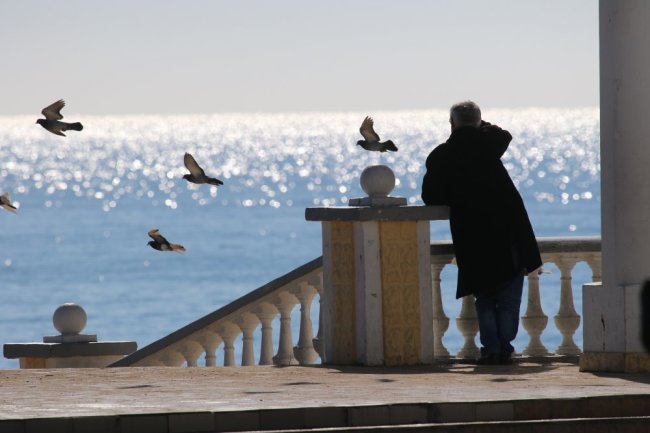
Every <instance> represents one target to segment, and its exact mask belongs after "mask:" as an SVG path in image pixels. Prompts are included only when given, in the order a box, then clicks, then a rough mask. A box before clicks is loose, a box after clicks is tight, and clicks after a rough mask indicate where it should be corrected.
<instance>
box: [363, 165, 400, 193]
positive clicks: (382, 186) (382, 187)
mask: <svg viewBox="0 0 650 433" xmlns="http://www.w3.org/2000/svg"><path fill="white" fill-rule="evenodd" d="M393 188H395V173H393V170H391V169H390V168H388V167H386V166H385V165H371V166H370V167H366V169H365V170H363V172H362V173H361V189H363V191H364V192H365V193H366V194H368V196H369V197H386V196H387V195H388V194H390V192H391V191H392V190H393Z"/></svg>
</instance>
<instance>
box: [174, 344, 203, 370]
mask: <svg viewBox="0 0 650 433" xmlns="http://www.w3.org/2000/svg"><path fill="white" fill-rule="evenodd" d="M202 351H203V348H202V347H201V345H200V344H199V343H197V342H196V341H187V342H185V343H183V344H181V345H180V350H179V352H180V354H181V355H182V356H183V358H185V361H186V362H187V366H188V367H197V366H198V360H199V356H201V352H202Z"/></svg>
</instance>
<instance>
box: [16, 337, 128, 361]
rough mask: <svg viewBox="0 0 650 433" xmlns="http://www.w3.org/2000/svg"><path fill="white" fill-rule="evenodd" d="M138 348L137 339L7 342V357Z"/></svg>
mask: <svg viewBox="0 0 650 433" xmlns="http://www.w3.org/2000/svg"><path fill="white" fill-rule="evenodd" d="M137 349H138V344H137V343H136V342H135V341H102V342H99V343H7V344H5V345H4V346H3V352H4V356H5V358H10V359H15V358H64V357H68V356H106V355H128V354H129V353H133V352H135V351H136V350H137Z"/></svg>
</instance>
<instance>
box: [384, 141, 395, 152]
mask: <svg viewBox="0 0 650 433" xmlns="http://www.w3.org/2000/svg"><path fill="white" fill-rule="evenodd" d="M383 145H384V148H385V149H386V150H391V151H393V152H397V146H395V143H393V142H392V141H391V140H387V141H385V142H384V143H383Z"/></svg>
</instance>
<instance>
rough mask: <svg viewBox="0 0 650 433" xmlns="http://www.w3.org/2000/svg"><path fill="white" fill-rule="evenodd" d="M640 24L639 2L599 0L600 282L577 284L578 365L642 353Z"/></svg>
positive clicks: (643, 44) (647, 66) (647, 174)
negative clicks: (580, 307) (579, 318)
mask: <svg viewBox="0 0 650 433" xmlns="http://www.w3.org/2000/svg"><path fill="white" fill-rule="evenodd" d="M648 22H650V2H648V1H646V0H601V1H600V155H601V214H602V218H601V220H602V261H603V275H602V276H603V281H602V285H601V286H599V285H594V284H590V285H586V286H585V288H584V289H583V311H584V313H583V319H584V327H583V329H584V351H585V352H586V353H585V356H583V357H582V358H581V367H582V368H583V369H589V370H599V369H608V370H617V371H624V370H626V368H625V364H626V362H627V361H626V357H627V356H628V354H631V353H636V354H638V355H639V356H640V355H642V352H643V347H642V344H641V339H640V302H639V301H638V299H639V298H638V296H639V289H640V286H641V284H642V283H643V281H644V280H645V279H646V278H648V277H649V276H650V266H648V257H650V230H649V226H648V221H650V171H649V170H648V167H650V122H647V121H646V120H645V116H647V113H650V56H649V55H648V47H649V46H650V32H649V31H648ZM645 356H647V354H646V355H645Z"/></svg>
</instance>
